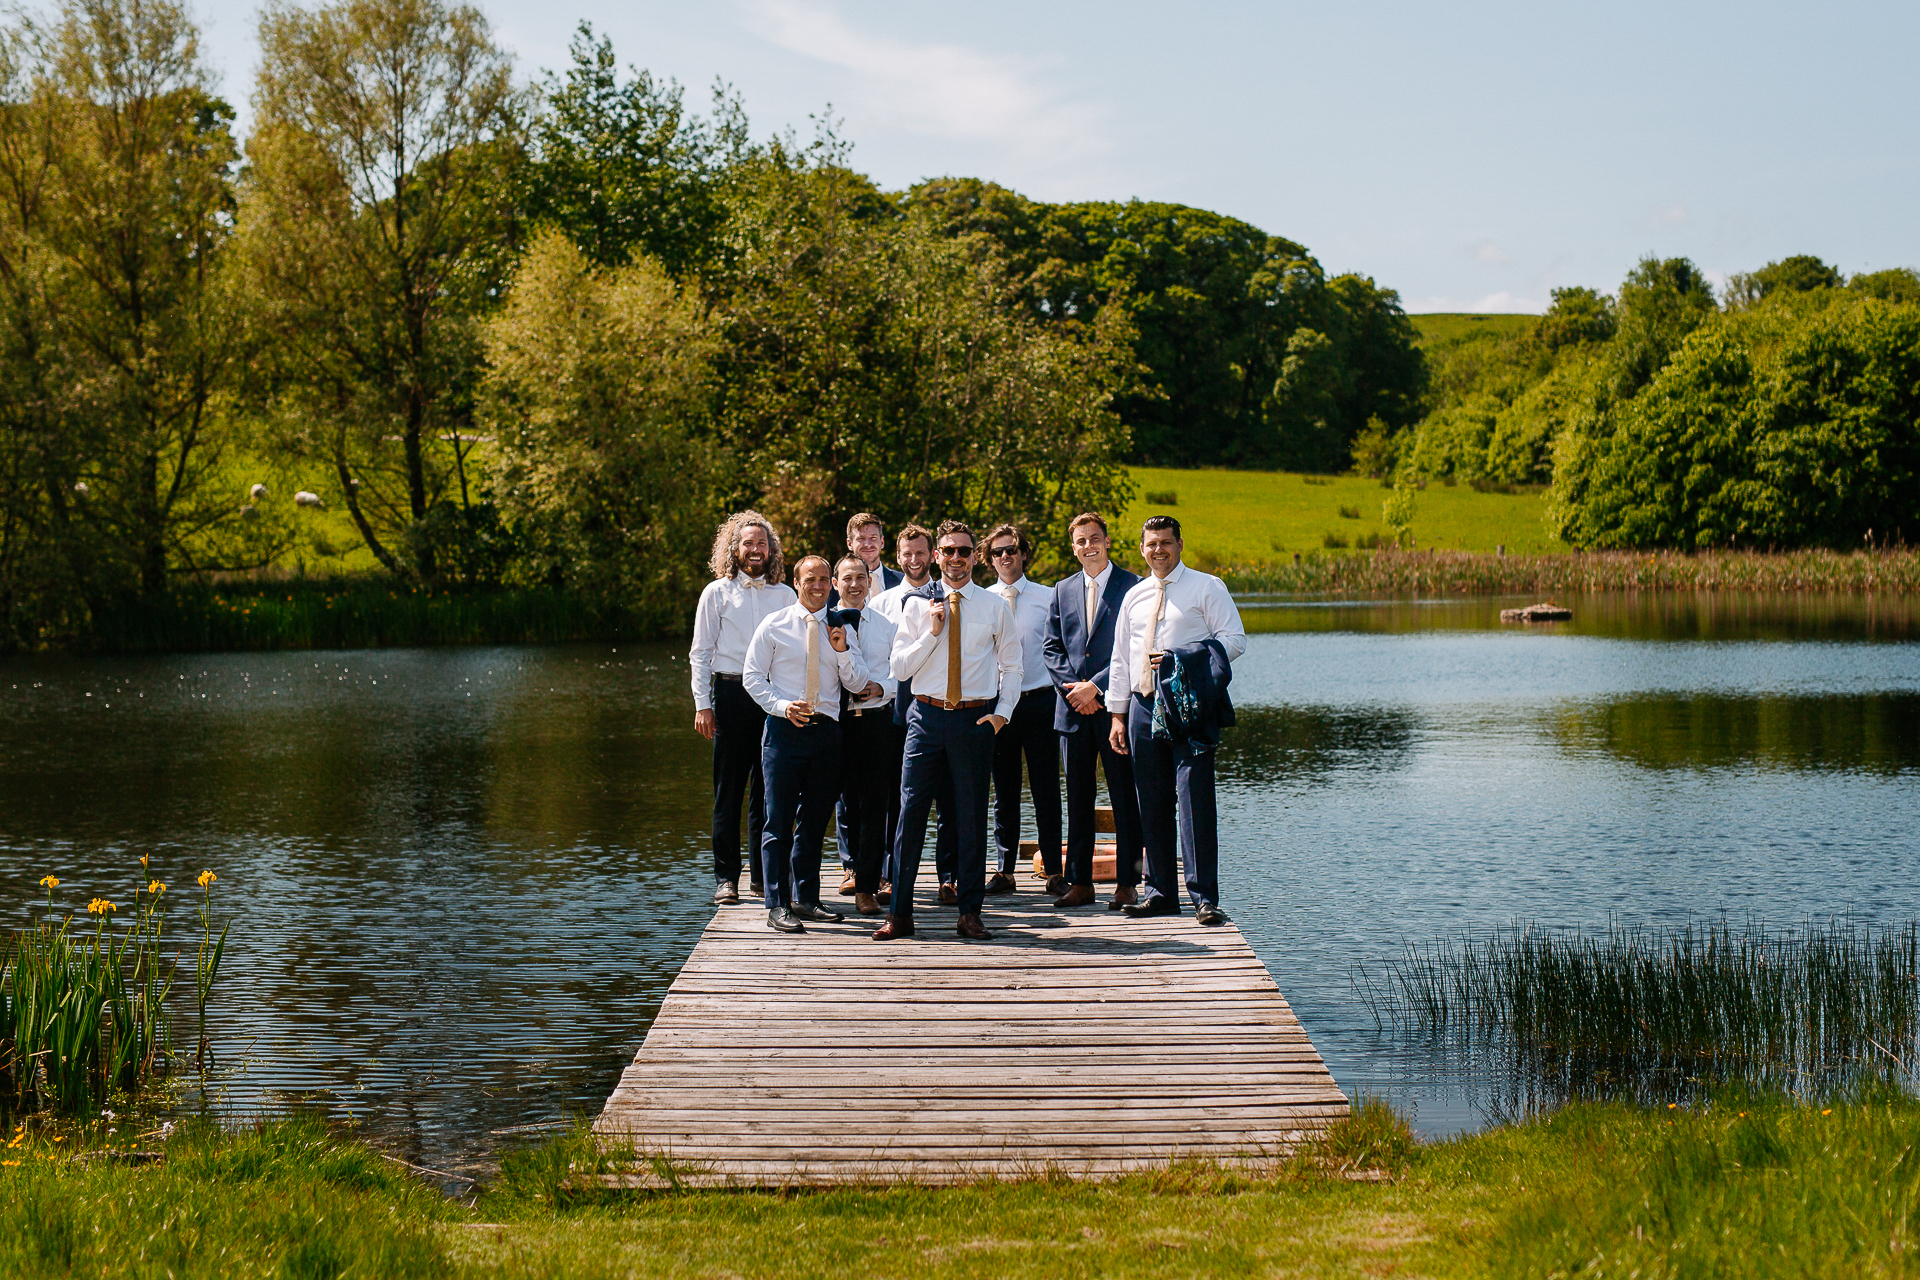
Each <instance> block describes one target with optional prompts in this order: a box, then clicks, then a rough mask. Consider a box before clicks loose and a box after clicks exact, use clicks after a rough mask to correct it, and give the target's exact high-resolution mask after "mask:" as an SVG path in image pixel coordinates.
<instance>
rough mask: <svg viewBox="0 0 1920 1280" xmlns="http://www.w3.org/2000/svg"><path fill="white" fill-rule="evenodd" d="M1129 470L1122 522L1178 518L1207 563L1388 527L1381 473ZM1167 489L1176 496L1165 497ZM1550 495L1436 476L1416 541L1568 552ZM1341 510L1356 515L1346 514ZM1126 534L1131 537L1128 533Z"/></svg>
mask: <svg viewBox="0 0 1920 1280" xmlns="http://www.w3.org/2000/svg"><path fill="white" fill-rule="evenodd" d="M1132 476H1133V483H1134V486H1135V488H1136V490H1137V492H1136V494H1135V496H1134V501H1133V504H1132V505H1131V506H1129V507H1128V508H1127V511H1126V515H1125V518H1124V519H1123V520H1122V521H1121V522H1120V524H1121V526H1122V528H1124V529H1127V530H1138V529H1139V527H1140V522H1141V521H1143V520H1145V519H1146V518H1147V517H1148V516H1150V515H1154V514H1156V513H1163V514H1166V515H1171V516H1175V517H1177V518H1178V519H1179V521H1180V526H1181V532H1182V533H1183V534H1184V536H1185V538H1186V543H1187V552H1188V555H1189V556H1190V557H1191V558H1192V559H1193V561H1194V563H1195V564H1198V565H1202V566H1205V565H1206V564H1208V563H1215V564H1236V565H1252V564H1259V563H1262V562H1273V561H1280V560H1289V561H1290V560H1291V559H1292V558H1293V553H1294V552H1296V551H1298V552H1303V553H1304V552H1308V551H1323V550H1325V549H1326V535H1327V534H1333V535H1334V536H1335V538H1344V539H1345V540H1346V543H1347V546H1348V547H1350V548H1351V547H1357V546H1359V545H1360V544H1361V542H1362V540H1363V539H1365V538H1366V537H1367V536H1368V535H1375V534H1383V533H1384V532H1385V530H1386V524H1385V523H1384V522H1383V521H1382V519H1381V513H1380V508H1381V504H1382V503H1383V502H1384V501H1385V500H1386V497H1387V493H1388V490H1386V489H1385V488H1383V487H1382V486H1381V484H1380V482H1379V481H1378V480H1366V479H1361V478H1358V477H1352V476H1303V475H1299V474H1296V473H1292V472H1275V471H1175V470H1171V469H1167V468H1162V467H1135V468H1133V471H1132ZM1168 493H1171V494H1172V495H1173V496H1174V501H1173V502H1172V503H1168V502H1166V501H1165V495H1166V494H1168ZM1153 499H1159V500H1158V501H1155V500H1153ZM1546 503H1547V499H1546V495H1545V494H1542V493H1529V494H1505V493H1475V492H1474V491H1473V490H1472V489H1470V488H1468V487H1466V486H1465V485H1460V486H1458V487H1454V488H1449V487H1447V486H1445V485H1441V484H1430V485H1428V486H1427V487H1426V488H1425V489H1422V490H1420V491H1419V493H1418V494H1417V495H1416V496H1415V498H1414V515H1413V535H1414V543H1415V545H1416V546H1419V547H1422V548H1431V549H1439V550H1445V551H1487V552H1490V551H1492V550H1493V549H1494V548H1495V547H1497V546H1499V545H1501V544H1503V543H1504V544H1505V545H1506V548H1507V551H1508V552H1509V553H1510V554H1521V553H1528V552H1543V551H1564V550H1566V549H1567V548H1566V545H1565V544H1564V543H1562V542H1560V541H1559V540H1558V539H1556V538H1553V537H1552V536H1550V535H1549V533H1548V531H1547V526H1546V522H1545V515H1546ZM1343 508H1344V509H1345V510H1346V511H1347V512H1350V513H1355V514H1346V515H1343V514H1342V509H1343ZM1122 541H1124V542H1131V541H1133V536H1132V534H1131V533H1129V534H1128V535H1127V537H1126V538H1124V539H1123V540H1122Z"/></svg>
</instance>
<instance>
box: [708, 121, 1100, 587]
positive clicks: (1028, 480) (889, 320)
mask: <svg viewBox="0 0 1920 1280" xmlns="http://www.w3.org/2000/svg"><path fill="white" fill-rule="evenodd" d="M734 190H735V193H736V195H735V204H734V217H733V221H732V223H731V224H730V228H729V233H728V252H729V253H730V254H731V255H732V261H733V262H735V263H736V264H737V265H736V267H735V269H734V271H733V272H732V273H730V275H729V277H728V279H727V289H728V292H727V296H726V298H725V299H724V310H725V312H726V314H727V316H728V322H727V327H726V336H727V350H726V352H725V354H724V356H723V358H722V363H721V369H722V391H721V397H720V409H719V417H718V428H719V430H720V431H721V433H722V438H723V439H724V440H725V441H726V442H727V444H728V445H729V446H731V449H732V452H733V454H734V456H735V457H736V458H737V459H738V460H739V461H740V464H741V466H742V473H741V475H740V477H739V481H738V484H739V486H740V488H739V491H738V496H740V497H741V498H752V499H755V500H756V501H757V502H758V503H759V504H760V505H761V509H762V510H765V511H767V513H768V514H769V515H770V516H772V517H774V519H775V520H776V521H777V522H778V523H779V524H780V525H781V528H782V530H783V533H784V534H785V535H786V536H788V537H789V538H791V539H792V540H793V541H794V543H795V545H797V546H802V547H811V548H817V549H823V550H825V549H832V548H834V547H836V546H837V545H838V536H839V533H838V531H839V529H840V525H841V521H843V520H844V518H845V515H846V513H847V512H848V511H851V510H855V509H859V508H866V509H868V510H872V511H874V512H876V513H878V514H880V515H882V516H883V517H885V518H886V519H887V520H888V522H889V523H890V524H897V523H898V522H900V521H903V520H906V519H921V520H925V519H938V518H943V517H946V516H959V517H962V518H965V519H968V520H972V521H991V520H1001V519H1013V520H1018V521H1020V522H1022V523H1024V524H1026V525H1027V526H1029V527H1030V528H1031V529H1032V530H1033V531H1034V532H1035V533H1036V535H1038V536H1039V538H1040V539H1043V540H1062V541H1063V540H1064V532H1065V523H1066V521H1067V520H1068V519H1070V518H1072V516H1073V515H1074V514H1075V513H1076V512H1077V511H1081V510H1085V509H1087V508H1088V507H1105V508H1107V509H1113V508H1115V507H1117V506H1118V505H1120V504H1121V503H1122V502H1123V501H1124V499H1125V497H1126V494H1127V492H1128V487H1127V481H1126V475H1125V471H1124V469H1123V468H1122V465H1121V462H1122V459H1123V457H1124V453H1125V448H1126V442H1127V437H1126V431H1125V428H1124V427H1123V426H1122V425H1121V423H1120V421H1119V419H1118V418H1117V417H1116V415H1115V413H1114V410H1113V407H1112V405H1113V401H1114V399H1115V396H1116V394H1117V393H1118V392H1119V391H1120V389H1121V388H1122V387H1123V386H1124V385H1125V380H1126V378H1127V376H1128V374H1129V371H1130V369H1131V358H1130V356H1131V352H1130V345H1131V339H1132V333H1131V331H1130V330H1129V328H1128V326H1127V317H1126V313H1125V312H1124V311H1123V310H1119V309H1113V310H1110V311H1108V312H1107V313H1105V314H1103V315H1099V316H1097V317H1094V318H1093V319H1092V321H1091V323H1076V324H1074V325H1071V326H1056V325H1052V324H1050V323H1048V322H1047V321H1046V320H1045V319H1043V318H1042V317H1041V316H1039V315H1036V314H1035V313H1034V311H1033V310H1032V309H1031V308H1030V306H1029V305H1027V302H1026V299H1025V297H1024V296H1023V293H1022V290H1021V285H1020V282H1019V280H1018V279H1017V278H1016V277H1015V276H1014V275H1013V274H1012V273H1011V272H1009V270H1008V266H1007V263H1006V262H1005V260H1004V259H1003V258H1002V256H1001V254H1000V252H999V250H998V248H997V246H996V245H994V244H993V243H992V242H991V241H989V240H987V239H985V238H984V237H978V236H955V235H952V234H950V233H949V229H948V228H946V227H944V226H942V225H941V224H940V223H939V221H938V219H937V218H936V217H934V216H933V215H932V214H931V212H930V211H928V210H925V209H912V208H909V209H907V210H904V211H903V210H902V208H901V206H900V205H899V204H897V203H896V202H894V201H892V200H890V199H888V198H887V197H885V196H884V195H883V194H882V193H880V192H879V190H878V189H877V188H875V187H874V186H873V184H872V183H871V182H870V181H868V180H867V179H865V178H863V177H861V176H860V175H858V174H855V173H853V172H851V171H850V170H848V169H847V168H846V166H845V165H844V163H842V153H841V152H840V150H839V149H838V146H837V144H836V143H835V142H834V141H833V140H832V139H831V137H823V138H822V139H821V140H820V141H818V142H817V143H816V144H815V145H814V146H813V147H811V148H809V149H807V150H806V151H797V150H794V149H792V148H790V147H789V146H788V145H785V144H779V145H776V146H774V147H772V148H771V149H770V150H769V151H768V152H767V153H766V154H765V155H762V156H760V157H757V158H755V159H754V160H752V161H750V162H749V163H748V164H747V165H745V166H743V171H742V172H740V173H738V174H737V175H736V178H735V187H734ZM1056 535H1059V537H1056Z"/></svg>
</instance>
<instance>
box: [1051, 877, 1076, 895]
mask: <svg viewBox="0 0 1920 1280" xmlns="http://www.w3.org/2000/svg"><path fill="white" fill-rule="evenodd" d="M1071 887H1072V886H1070V885H1069V884H1068V883H1067V878H1066V877H1065V876H1048V877H1047V892H1048V893H1050V894H1052V895H1053V896H1054V897H1056V898H1057V897H1059V896H1060V895H1061V894H1063V893H1065V892H1066V891H1067V890H1068V889H1069V888H1071Z"/></svg>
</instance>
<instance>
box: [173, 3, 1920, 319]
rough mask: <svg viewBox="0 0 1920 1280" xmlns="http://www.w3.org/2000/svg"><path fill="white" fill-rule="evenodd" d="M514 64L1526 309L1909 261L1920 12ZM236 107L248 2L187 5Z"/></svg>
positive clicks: (713, 25) (773, 38)
mask: <svg viewBox="0 0 1920 1280" xmlns="http://www.w3.org/2000/svg"><path fill="white" fill-rule="evenodd" d="M480 7H481V9H482V11H483V12H484V13H486V14H487V16H488V17H489V19H490V20H491V21H492V23H493V28H494V32H495V36H496V39H497V40H498V41H499V43H500V44H501V45H502V46H503V47H504V48H506V49H508V50H509V51H511V52H512V53H513V54H514V55H515V57H516V59H517V61H518V65H519V67H520V70H521V72H522V74H523V75H524V76H525V77H527V78H533V77H535V76H537V75H539V74H540V73H541V72H542V71H545V70H560V69H563V68H564V67H565V66H566V64H567V61H568V55H567V45H568V42H569V40H570V39H571V38H572V36H573V33H574V29H575V28H576V26H577V25H578V24H579V23H580V22H581V21H583V20H585V21H590V22H591V23H592V24H593V26H594V28H595V30H596V31H597V32H598V33H600V34H604V35H606V36H608V37H610V38H611V39H612V41H613V45H614V49H615V52H616V54H617V55H618V56H619V58H620V60H621V62H622V63H623V64H631V65H636V66H639V67H643V68H645V69H647V70H648V71H650V72H652V73H653V74H654V75H655V76H657V77H665V78H672V79H675V80H677V81H679V82H680V83H682V84H683V85H685V86H687V88H688V98H689V101H699V102H704V100H705V98H706V95H707V91H708V88H709V87H710V86H711V85H712V84H713V82H714V81H715V80H716V78H717V79H721V80H724V81H726V82H727V83H728V84H729V85H731V86H732V88H733V89H734V90H735V91H737V92H738V93H739V94H740V95H741V97H742V98H743V99H744V101H745V104H746V108H747V112H748V115H749V117H750V119H751V121H752V124H753V128H754V132H755V134H756V135H758V136H765V135H768V134H772V133H775V132H779V131H782V130H785V129H788V128H792V129H794V130H796V131H798V132H799V133H801V134H802V135H807V134H810V133H811V131H812V124H811V122H810V120H811V118H812V117H816V116H820V115H823V114H827V113H829V112H830V113H831V115H832V116H833V117H834V118H835V119H837V120H838V121H839V122H840V123H839V130H840V133H841V135H842V136H843V137H844V138H846V139H847V140H848V141H850V142H851V143H852V144H853V153H852V162H853V163H854V164H855V165H856V166H857V167H858V168H860V169H862V170H864V171H865V172H867V173H869V174H871V175H872V176H873V177H874V178H875V179H876V180H877V181H878V182H880V183H881V185H883V186H885V187H887V188H889V189H900V188H904V187H906V186H909V185H911V184H912V183H914V182H917V181H919V180H921V179H923V178H931V177H941V176H969V177H981V178H987V179H990V180H992V181H995V182H998V183H1000V184H1002V185H1004V186H1008V187H1012V188H1014V189H1016V190H1018V191H1021V192H1023V193H1025V194H1026V195H1029V196H1032V197H1034V198H1036V199H1042V200H1058V201H1064V200H1125V199H1132V198H1138V199H1142V200H1164V201H1172V202H1177V203H1181V204H1188V205H1195V206H1199V207H1201V208H1206V209H1212V210H1215V211H1217V212H1220V213H1224V214H1227V215H1230V216H1232V217H1236V218H1240V219H1243V220H1244V221H1247V222H1250V223H1253V224H1254V225H1256V226H1258V227H1260V228H1262V229H1263V230H1265V231H1267V232H1269V233H1272V234H1275V235H1282V236H1286V237H1288V238H1289V239H1292V240H1295V241H1297V242H1299V243H1301V244H1304V245H1305V246H1306V247H1307V249H1308V250H1309V251H1310V252H1311V253H1313V255H1314V256H1315V257H1316V258H1317V259H1318V260H1319V261H1320V263H1321V264H1322V266H1324V267H1325V268H1326V269H1327V271H1328V272H1329V273H1330V274H1332V273H1338V272H1343V271H1358V272H1362V273H1364V274H1367V275H1370V276H1372V277H1373V278H1374V280H1375V281H1376V282H1377V283H1379V284H1381V285H1383V286H1386V287H1388V288H1392V289H1397V290H1398V291H1399V292H1400V296H1401V299H1402V302H1403V304H1404V305H1405V307H1406V309H1407V310H1408V311H1410V312H1426V311H1539V310H1542V309H1544V307H1545V306H1546V305H1547V303H1548V302H1549V301H1550V298H1551V290H1552V289H1554V288H1556V287H1559V286H1564V285H1587V286H1591V287H1594V288H1598V289H1602V290H1608V291H1611V290H1612V289H1614V288H1615V287H1617V285H1618V284H1619V282H1620V279H1621V278H1622V277H1623V276H1624V275H1625V274H1626V272H1627V271H1628V270H1630V269H1631V268H1632V266H1633V264H1634V263H1635V262H1636V261H1638V260H1639V259H1640V258H1642V257H1644V256H1646V255H1648V254H1657V255H1660V256H1662V257H1670V256H1674V255H1685V256H1687V257H1690V258H1692V259H1693V260H1694V262H1695V263H1697V264H1698V265H1699V266H1700V267H1701V268H1702V269H1703V270H1704V271H1705V272H1706V273H1707V275H1708V276H1709V278H1712V279H1715V280H1723V279H1724V278H1725V277H1726V276H1727V275H1729V274H1731V273H1733V272H1736V271H1749V270H1752V269H1754V268H1756V267H1759V266H1762V265H1764V264H1765V263H1767V262H1769V261H1773V260H1775V259H1778V258H1782V257H1785V256H1787V255H1789V254H1795V253H1812V254H1817V255H1818V256H1820V257H1822V258H1824V259H1826V260H1827V261H1828V262H1831V263H1834V264H1835V265H1837V266H1839V267H1840V268H1841V269H1842V270H1843V271H1846V272H1848V273H1852V272H1856V271H1872V270H1879V269H1882V268H1885V267H1896V266H1909V267H1913V266H1920V74H1915V72H1914V69H1913V62H1914V52H1915V50H1916V49H1920V4H1915V3H1913V0H1906V2H1905V3H1901V4H1894V3H1848V2H1846V0H1840V2H1838V3H1828V4H1822V5H1812V4H1792V5H1790V4H1778V3H1770V2H1768V0H1750V2H1749V3H1743V4H1732V3H1724V4H1696V3H1688V2H1687V0H1668V2H1667V3H1646V2H1643V0H1619V2H1617V3H1612V4H1566V3H1561V4H1555V3H1541V2H1540V0H1533V2H1532V3H1525V4H1522V3H1475V4H1449V3H1445V2H1444V0H1440V2H1437V3H1436V2H1433V0H1429V2H1427V3H1418V4H1402V3H1374V2H1371V0H1346V2H1344V3H1326V2H1325V0H1322V2H1321V3H1316V4H1311V5H1309V4H1301V3H1294V2H1291V0H1288V2H1277V3H1266V4H1251V3H1206V2H1202V3H1193V2H1188V3H1183V4H1178V5H1170V4H1165V3H1159V4H1147V3H1142V2H1141V0H1105V2H1103V3H1099V4H1093V3H1046V2H1044V0H1026V2H1025V3H1020V2H1017V0H973V3H970V4H967V5H964V6H963V5H957V4H944V5H931V4H921V3H908V2H903V0H894V2H892V3H885V4H882V3H876V2H873V0H706V3H701V4H688V3H684V0H683V2H681V3H665V2H663V0H626V2H624V3H616V4H612V5H589V4H583V3H581V2H580V0H489V2H488V3H484V4H482V5H481V6H480ZM194 12H195V14H196V17H197V18H198V20H199V21H200V23H201V24H202V28H203V31H204V36H203V44H202V48H203V51H204V53H205V54H206V56H207V57H208V59H209V61H210V62H211V63H212V64H213V65H214V67H215V69H216V70H217V71H218V72H219V73H221V75H222V76H223V77H224V83H225V88H226V92H227V94H228V95H229V97H230V98H231V99H232V100H233V101H234V102H235V104H236V106H239V107H240V108H241V113H242V125H243V126H244V124H245V119H246V116H247V112H246V110H245V105H244V104H245V101H246V99H247V97H248V95H249V94H250V93H251V91H252V81H253V70H254V66H255V64H256V62H257V60H258V46H257V43H256V41H255V39H254V28H255V23H256V13H257V4H256V3H254V2H253V0H199V3H198V4H196V5H195V8H194Z"/></svg>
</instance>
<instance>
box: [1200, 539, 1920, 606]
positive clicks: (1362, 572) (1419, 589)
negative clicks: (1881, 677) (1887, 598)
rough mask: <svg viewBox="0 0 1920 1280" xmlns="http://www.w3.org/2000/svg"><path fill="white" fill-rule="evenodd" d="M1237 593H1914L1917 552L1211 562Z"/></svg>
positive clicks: (1425, 554) (1391, 555) (1919, 587)
mask: <svg viewBox="0 0 1920 1280" xmlns="http://www.w3.org/2000/svg"><path fill="white" fill-rule="evenodd" d="M1212 572H1215V573H1218V574H1219V575H1220V576H1221V577H1222V578H1224V579H1226V582H1227V585H1228V586H1229V587H1231V588H1233V590H1235V591H1241V592H1276V593H1298V594H1301V595H1316V596H1351V597H1356V598H1380V597H1392V596H1460V595H1511V594H1515V593H1522V594H1534V595H1541V596H1550V595H1553V594H1555V593H1556V592H1586V591H1596V592H1597V591H1754V592H1795V591H1807V592H1847V593H1852V594H1875V593H1878V594H1883V595H1909V594H1912V593H1914V592H1916V591H1920V554H1916V553H1915V552H1913V551H1908V550H1904V549H1903V550H1898V551H1872V552H1867V551H1852V552H1835V551H1788V552H1779V553H1776V554H1764V553H1755V552H1748V551H1702V552H1696V553H1694V554H1691V555H1686V554H1681V553H1678V552H1665V551H1663V552H1647V551H1588V552H1562V553H1559V554H1554V555H1507V556H1496V555H1477V554H1470V553H1463V552H1447V551H1412V552H1400V551H1380V552H1375V553H1373V554H1371V555H1339V554H1332V555H1328V554H1309V555H1304V556H1302V557H1301V561H1300V563H1299V564H1297V565H1296V564H1272V563H1258V562H1254V563H1237V562H1236V563H1230V564H1216V565H1215V566H1214V567H1213V569H1212Z"/></svg>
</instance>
